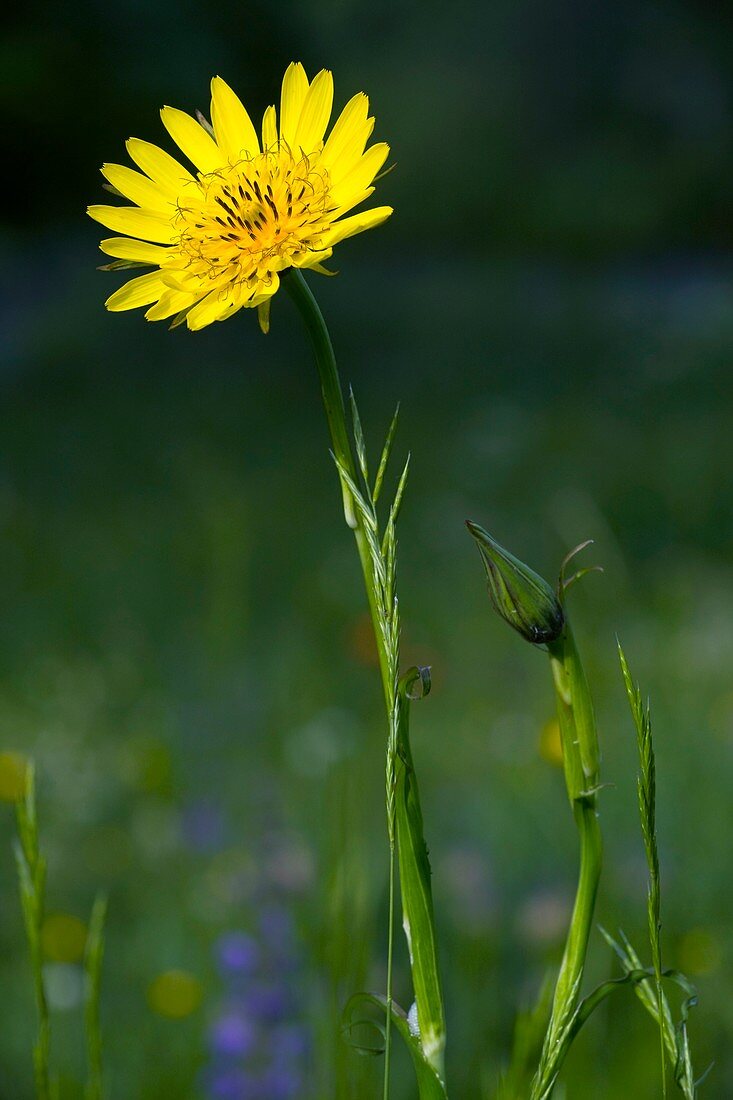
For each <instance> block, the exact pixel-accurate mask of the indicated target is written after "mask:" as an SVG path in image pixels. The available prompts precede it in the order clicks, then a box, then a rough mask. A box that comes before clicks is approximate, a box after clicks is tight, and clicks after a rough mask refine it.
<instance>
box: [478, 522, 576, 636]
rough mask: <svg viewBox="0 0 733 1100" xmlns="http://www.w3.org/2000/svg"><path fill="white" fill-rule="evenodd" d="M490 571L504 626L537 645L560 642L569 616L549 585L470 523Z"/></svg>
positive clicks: (490, 585) (491, 588) (494, 601)
mask: <svg viewBox="0 0 733 1100" xmlns="http://www.w3.org/2000/svg"><path fill="white" fill-rule="evenodd" d="M466 526H467V527H468V530H469V531H470V533H471V534H472V535H473V537H474V539H475V541H476V545H477V546H478V549H479V553H480V554H481V558H482V560H483V563H484V567H485V569H486V579H487V582H488V588H489V596H490V597H491V602H492V604H493V605H494V608H495V610H496V611H497V612H498V614H499V615H500V616H501V617H502V619H503V620H504V622H506V623H509V626H511V627H513V629H514V630H516V631H518V632H519V633H520V634H521V635H522V637H523V638H526V639H527V641H528V642H532V643H533V644H534V645H543V644H547V643H549V642H554V641H556V640H557V639H558V638H559V637H560V636H561V635H562V633H563V630H564V627H565V615H564V612H563V609H562V605H561V603H560V601H559V599H558V598H557V596H556V594H555V593H554V592H553V591H552V589H551V588H550V586H549V584H548V583H547V582H546V581H545V580H543V579H542V577H540V576H539V575H538V574H537V573H535V572H534V570H533V569H530V568H529V566H528V565H525V564H524V562H522V561H520V560H519V559H518V558H515V557H514V555H513V554H510V553H509V551H508V550H505V549H504V547H503V546H500V545H499V543H498V542H496V540H495V539H492V537H491V535H490V534H489V533H488V532H487V531H484V529H483V527H479V525H478V524H477V523H471V521H470V520H467V521H466Z"/></svg>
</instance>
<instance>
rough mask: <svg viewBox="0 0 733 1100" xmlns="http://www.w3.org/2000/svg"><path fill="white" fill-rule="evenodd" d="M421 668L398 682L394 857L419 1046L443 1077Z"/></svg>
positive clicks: (423, 674)
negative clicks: (420, 725) (419, 767)
mask: <svg viewBox="0 0 733 1100" xmlns="http://www.w3.org/2000/svg"><path fill="white" fill-rule="evenodd" d="M429 684H430V681H429V678H428V675H427V670H425V669H423V670H421V669H418V668H411V669H410V670H409V671H408V672H407V673H405V675H404V676H403V677H402V679H401V680H400V684H399V691H398V708H397V730H396V735H397V744H396V750H397V767H396V786H395V824H396V833H397V851H398V854H399V870H400V888H401V893H402V910H403V924H404V929H405V935H406V936H407V942H408V947H409V950H410V960H411V968H412V982H413V988H414V991H415V1003H416V1006H417V1022H418V1026H419V1031H420V1046H421V1048H422V1051H423V1054H424V1056H425V1058H426V1060H427V1061H428V1062H429V1063H430V1065H432V1067H433V1068H434V1069H435V1071H436V1072H437V1074H438V1076H439V1077H440V1078H442V1076H443V1050H444V1047H445V1018H444V1013H443V995H442V991H441V983H440V973H439V969H438V948H437V936H436V930H435V917H434V913H433V893H432V885H431V870H430V860H429V858H428V849H427V845H426V843H425V837H424V828H423V815H422V808H421V806H420V792H419V789H418V785H417V776H416V774H415V768H414V766H413V762H412V751H411V748H410V737H409V719H410V700H411V698H414V697H415V691H416V689H418V685H419V691H420V694H427V690H426V689H429Z"/></svg>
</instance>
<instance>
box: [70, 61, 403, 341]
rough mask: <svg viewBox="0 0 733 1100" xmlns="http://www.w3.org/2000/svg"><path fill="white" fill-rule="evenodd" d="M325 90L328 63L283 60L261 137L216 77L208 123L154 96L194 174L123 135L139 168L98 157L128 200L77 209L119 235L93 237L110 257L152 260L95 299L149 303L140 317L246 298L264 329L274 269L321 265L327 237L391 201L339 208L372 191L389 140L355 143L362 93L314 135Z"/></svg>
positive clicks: (177, 314) (199, 319)
mask: <svg viewBox="0 0 733 1100" xmlns="http://www.w3.org/2000/svg"><path fill="white" fill-rule="evenodd" d="M332 103H333V78H332V76H331V73H330V72H328V71H327V70H325V69H324V70H322V71H321V72H320V73H318V75H317V76H316V77H315V78H314V79H313V80H312V81H309V80H308V77H307V76H306V73H305V70H304V68H303V66H302V65H301V64H300V63H299V62H297V63H296V62H293V63H292V64H291V65H289V66H288V69H287V71H286V73H285V76H284V78H283V84H282V94H281V98H280V122H279V127H278V123H277V117H276V112H275V107H274V106H272V107H268V108H267V110H266V111H265V114H264V118H263V120H262V130H261V141H260V138H259V136H258V133H257V131H256V130H255V127H254V125H253V124H252V121H251V119H250V117H249V114H248V113H247V111H246V109H245V108H244V106H243V105H242V103H241V102H240V100H239V99H238V97H237V96H236V95H235V93H234V92H233V91H232V89H231V88H230V87H229V86H228V84H226V83H225V82H224V81H223V80H222V79H221V77H218V76H217V77H214V79H213V80H212V82H211V122H212V125H211V126H209V125H208V123H207V122H206V121H205V120H204V119H203V118H201V121H196V119H194V118H192V117H191V116H190V115H187V114H186V113H185V112H183V111H179V110H177V109H176V108H174V107H164V108H163V109H162V111H161V117H162V119H163V125H164V126H165V128H166V129H167V131H168V133H169V134H170V136H171V137H172V138H173V140H174V141H175V143H176V144H177V145H178V147H179V149H180V150H181V151H182V152H183V153H184V154H185V156H186V157H187V159H188V160H189V161H190V162H191V164H192V165H193V166H194V168H195V172H193V173H192V172H190V171H189V170H188V169H187V168H185V167H183V165H181V164H179V163H178V161H177V160H175V159H174V158H173V157H171V156H169V154H168V153H165V152H163V150H162V149H159V148H158V147H157V146H155V145H150V144H149V143H148V142H146V141H141V140H140V139H139V138H130V140H129V141H128V142H127V151H128V153H129V154H130V157H131V158H132V160H133V161H134V162H135V164H136V165H137V166H138V167H139V168H140V169H142V173H144V174H142V173H141V172H136V171H134V170H133V169H131V168H126V167H123V166H122V165H118V164H105V165H104V166H103V168H102V174H103V175H104V176H105V178H106V179H107V181H108V183H109V184H111V186H112V187H113V188H114V189H115V191H117V192H118V193H119V194H121V195H122V196H123V197H124V198H127V199H129V200H130V201H131V202H132V203H134V204H135V205H134V206H90V207H89V214H90V215H91V216H92V217H93V218H95V219H96V220H97V221H99V222H101V223H102V225H104V226H106V227H107V228H108V229H112V230H114V231H116V232H119V233H124V234H126V236H124V237H111V238H108V239H107V240H104V241H102V242H101V245H100V248H101V249H102V251H103V252H106V253H107V255H109V256H114V257H116V259H117V260H118V261H119V262H118V263H116V264H111V265H109V266H110V267H112V268H117V267H123V266H128V265H129V266H138V265H148V266H153V267H154V268H155V270H154V271H151V272H149V273H148V274H145V275H140V276H138V277H137V278H134V279H132V280H131V281H130V282H128V283H125V285H124V286H122V287H121V288H120V289H119V290H117V291H115V293H114V294H113V295H112V296H111V297H110V298H109V299H108V300H107V302H106V306H107V309H110V310H125V309H134V308H135V307H137V306H148V307H149V308H148V310H147V312H146V314H145V316H146V318H147V319H148V320H149V321H160V320H164V319H165V318H171V317H172V318H174V321H173V324H174V325H175V324H180V323H182V322H183V321H184V320H185V321H186V323H187V325H188V327H189V328H190V329H201V328H204V326H206V325H208V324H210V323H211V322H212V321H223V320H224V319H225V318H227V317H231V316H232V314H234V313H236V312H237V310H239V309H242V308H243V307H244V308H251V307H254V306H257V307H258V308H259V311H260V323H261V324H262V327H263V329H265V330H266V328H267V318H268V311H269V305H270V299H271V298H272V295H273V294H274V293H275V292H276V291H277V289H278V286H279V275H280V273H281V272H284V271H285V270H287V268H289V267H298V268H312V269H314V270H316V271H320V272H322V273H324V274H329V272H327V271H326V270H325V269H324V268H323V266H322V265H323V263H324V261H326V260H328V259H329V257H330V256H331V253H332V251H333V247H334V245H336V244H337V243H338V242H339V241H341V240H343V239H344V238H345V237H351V236H353V235H354V234H355V233H361V232H362V230H364V229H371V228H372V227H373V226H376V225H379V224H380V222H383V221H384V220H385V219H386V218H388V217H389V215H390V214H391V213H392V209H391V207H389V206H380V207H376V208H374V209H371V210H365V211H361V212H360V213H357V214H350V213H349V212H350V211H352V210H353V209H354V208H355V207H357V206H358V205H359V204H360V203H362V202H364V200H365V199H367V198H368V197H369V196H370V195H371V194H372V192H373V191H374V187H373V186H372V185H373V182H374V178H375V176H376V175H377V173H378V172H379V170H380V168H381V167H382V165H383V164H384V161H385V160H386V158H387V154H388V153H389V146H388V145H386V144H385V143H384V142H381V143H379V144H377V145H373V146H371V148H369V149H368V150H367V151H366V152H365V151H364V150H365V146H366V143H367V141H368V139H369V136H370V135H371V132H372V129H373V126H374V119H373V118H370V117H369V100H368V99H367V97H366V96H365V95H364V94H363V93H361V92H359V93H358V94H357V95H355V96H354V97H353V98H352V99H350V100H349V102H348V103H347V104H346V106H345V107H344V109H343V111H342V112H341V114H340V116H339V118H338V120H337V122H336V123H335V125H334V127H333V129H332V130H331V132H330V135H329V136H328V138H327V139H326V138H325V134H326V129H327V127H328V123H329V119H330V117H331V109H332ZM324 139H325V140H324ZM346 214H349V216H348V217H345V216H344V215H346Z"/></svg>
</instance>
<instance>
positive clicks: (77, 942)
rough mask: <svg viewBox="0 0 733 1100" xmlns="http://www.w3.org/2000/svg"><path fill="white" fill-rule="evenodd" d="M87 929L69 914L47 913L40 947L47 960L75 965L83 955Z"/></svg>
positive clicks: (80, 921) (82, 922)
mask: <svg viewBox="0 0 733 1100" xmlns="http://www.w3.org/2000/svg"><path fill="white" fill-rule="evenodd" d="M86 942H87V928H86V925H85V924H84V921H82V920H79V918H78V917H75V916H73V914H71V913H49V915H48V916H47V917H46V919H45V920H44V922H43V926H42V928H41V946H42V948H43V953H44V955H45V956H46V958H47V959H50V960H51V961H52V962H57V963H75V962H79V960H80V959H81V958H82V957H83V955H84V947H85V946H86Z"/></svg>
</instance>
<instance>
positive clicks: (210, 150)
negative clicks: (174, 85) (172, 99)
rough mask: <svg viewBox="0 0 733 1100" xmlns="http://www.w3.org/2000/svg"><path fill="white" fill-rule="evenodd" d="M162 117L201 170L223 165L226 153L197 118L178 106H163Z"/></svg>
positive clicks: (208, 170) (210, 169)
mask: <svg viewBox="0 0 733 1100" xmlns="http://www.w3.org/2000/svg"><path fill="white" fill-rule="evenodd" d="M160 117H161V118H162V120H163V125H164V126H165V128H166V130H167V131H168V133H169V134H170V136H171V137H172V138H173V140H174V141H175V143H176V145H177V146H178V148H179V149H180V150H181V151H182V152H183V153H185V154H186V156H187V157H188V159H189V160H190V161H191V163H192V164H195V165H196V167H197V168H198V170H199V171H200V172H204V173H207V172H216V171H217V169H219V168H221V167H222V165H223V162H224V161H225V159H226V156H225V154H224V153H222V151H221V149H219V147H218V145H217V144H216V142H215V141H214V139H213V138H211V137H209V135H208V134H207V133H206V130H204V128H203V126H201V125H200V124H199V123H198V122H197V121H196V119H195V118H191V116H190V115H187V114H186V112H185V111H179V110H178V108H176V107H163V109H162V110H161V112H160Z"/></svg>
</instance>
